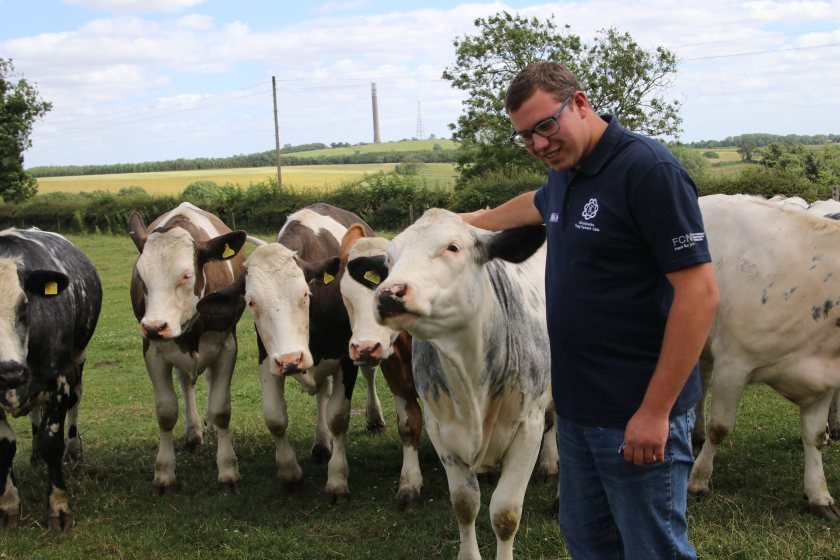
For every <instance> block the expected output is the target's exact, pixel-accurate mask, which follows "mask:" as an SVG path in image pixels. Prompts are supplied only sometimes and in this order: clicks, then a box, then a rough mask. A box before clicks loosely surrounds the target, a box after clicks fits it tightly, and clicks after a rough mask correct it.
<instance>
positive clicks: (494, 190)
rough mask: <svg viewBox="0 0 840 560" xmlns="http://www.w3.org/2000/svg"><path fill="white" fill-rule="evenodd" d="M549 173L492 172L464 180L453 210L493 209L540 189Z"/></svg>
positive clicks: (457, 190)
mask: <svg viewBox="0 0 840 560" xmlns="http://www.w3.org/2000/svg"><path fill="white" fill-rule="evenodd" d="M546 177H547V173H538V172H534V171H530V170H524V171H518V172H490V173H486V174H484V175H481V176H478V177H471V178H469V179H466V180H464V181H463V182H462V183H461V184H459V185H458V186H456V187H455V198H454V201H453V203H452V207H451V210H453V211H454V212H472V211H473V210H478V209H479V208H485V207H487V206H489V207H491V208H493V207H495V206H498V205H499V204H501V203H503V202H505V201H507V200H510V199H511V198H513V197H514V196H516V195H518V194H522V193H524V192H527V191H531V190H534V189H536V188H539V187H540V186H541V185H542V184H543V183H545V180H546Z"/></svg>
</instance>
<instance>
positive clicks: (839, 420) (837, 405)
mask: <svg viewBox="0 0 840 560" xmlns="http://www.w3.org/2000/svg"><path fill="white" fill-rule="evenodd" d="M828 431H829V434H830V436H831V439H833V440H834V441H840V389H838V390H836V391H834V396H833V397H832V399H831V407H829V409H828Z"/></svg>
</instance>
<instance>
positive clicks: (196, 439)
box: [184, 435, 204, 453]
mask: <svg viewBox="0 0 840 560" xmlns="http://www.w3.org/2000/svg"><path fill="white" fill-rule="evenodd" d="M203 444H204V438H202V437H201V436H199V435H193V436H192V437H188V438H185V439H184V451H185V452H186V453H195V452H196V451H198V450H199V449H200V448H201V446H202V445H203Z"/></svg>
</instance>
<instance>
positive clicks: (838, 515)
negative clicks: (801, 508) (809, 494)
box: [808, 504, 840, 521]
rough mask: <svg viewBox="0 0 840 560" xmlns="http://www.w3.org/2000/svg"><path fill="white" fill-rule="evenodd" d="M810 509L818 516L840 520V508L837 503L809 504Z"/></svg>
mask: <svg viewBox="0 0 840 560" xmlns="http://www.w3.org/2000/svg"><path fill="white" fill-rule="evenodd" d="M808 509H809V510H810V511H811V513H813V514H814V515H816V516H817V517H821V518H823V519H827V520H828V521H840V508H838V507H837V506H836V505H830V506H818V505H814V504H809V505H808Z"/></svg>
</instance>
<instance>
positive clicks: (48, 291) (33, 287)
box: [23, 270, 70, 297]
mask: <svg viewBox="0 0 840 560" xmlns="http://www.w3.org/2000/svg"><path fill="white" fill-rule="evenodd" d="M69 283H70V279H69V278H67V275H66V274H64V273H61V272H58V271H56V270H31V271H29V272H28V273H27V274H26V277H25V278H24V280H23V288H24V290H25V291H26V293H27V294H28V295H32V296H40V297H52V296H57V295H58V294H60V293H61V292H63V291H64V290H65V289H66V288H67V285H68V284H69Z"/></svg>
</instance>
